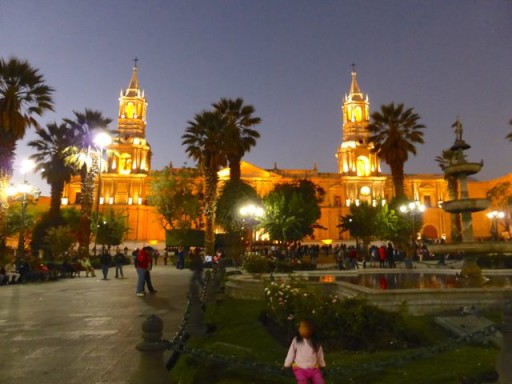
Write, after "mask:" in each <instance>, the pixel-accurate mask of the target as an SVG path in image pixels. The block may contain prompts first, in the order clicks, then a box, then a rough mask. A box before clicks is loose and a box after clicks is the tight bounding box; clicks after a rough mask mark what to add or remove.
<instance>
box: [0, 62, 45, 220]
mask: <svg viewBox="0 0 512 384" xmlns="http://www.w3.org/2000/svg"><path fill="white" fill-rule="evenodd" d="M53 91H54V90H53V88H51V87H49V86H48V85H46V84H45V81H44V77H43V75H41V74H40V73H39V70H38V69H36V68H33V67H32V66H31V65H30V64H29V63H28V61H21V60H18V59H17V58H14V57H12V58H10V59H9V60H4V59H0V230H3V228H4V226H5V213H6V208H7V186H8V184H9V180H10V178H11V175H12V171H13V161H14V154H15V151H16V143H17V142H18V140H21V139H22V138H23V137H24V136H25V132H26V130H27V128H29V127H31V126H34V127H38V124H37V121H36V119H35V117H36V116H42V115H43V113H44V112H46V111H53V100H52V94H53Z"/></svg>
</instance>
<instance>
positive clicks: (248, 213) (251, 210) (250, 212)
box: [240, 203, 265, 252]
mask: <svg viewBox="0 0 512 384" xmlns="http://www.w3.org/2000/svg"><path fill="white" fill-rule="evenodd" d="M264 214H265V210H264V209H263V208H262V207H260V206H258V205H256V204H252V203H250V204H246V205H244V206H242V207H240V216H242V217H243V218H244V219H247V221H248V223H249V252H250V251H251V246H252V241H253V225H254V222H255V221H256V220H257V219H259V218H260V217H262V216H263V215H264Z"/></svg>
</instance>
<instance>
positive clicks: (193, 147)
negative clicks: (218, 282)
mask: <svg viewBox="0 0 512 384" xmlns="http://www.w3.org/2000/svg"><path fill="white" fill-rule="evenodd" d="M225 127H226V119H225V118H224V117H223V116H221V115H220V114H219V113H217V112H212V111H203V112H201V113H198V114H196V115H195V116H194V120H192V121H189V122H188V127H187V128H186V130H185V133H184V134H183V136H182V137H181V139H182V144H183V145H184V146H185V147H186V149H185V151H186V152H187V154H188V156H189V157H191V158H192V159H194V160H195V161H196V162H197V164H198V166H199V169H200V170H201V172H202V173H203V176H204V180H205V216H206V252H207V254H209V255H212V254H213V252H214V251H215V249H214V248H215V238H214V227H215V209H216V204H217V185H218V182H219V177H218V174H217V172H218V171H219V169H220V168H221V167H223V166H225V165H226V155H225V151H224V148H225V146H224V143H225Z"/></svg>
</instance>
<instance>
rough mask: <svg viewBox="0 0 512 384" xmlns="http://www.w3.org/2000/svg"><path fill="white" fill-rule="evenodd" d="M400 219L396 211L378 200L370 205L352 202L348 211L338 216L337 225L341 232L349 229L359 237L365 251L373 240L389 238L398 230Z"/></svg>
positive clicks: (351, 233)
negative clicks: (338, 221)
mask: <svg viewBox="0 0 512 384" xmlns="http://www.w3.org/2000/svg"><path fill="white" fill-rule="evenodd" d="M399 225H400V219H399V218H398V216H397V214H396V212H395V211H394V210H393V209H390V207H389V206H388V205H387V204H384V205H383V204H381V202H378V204H376V205H371V204H369V203H367V202H362V203H360V204H359V205H355V204H352V205H351V206H350V213H349V214H348V215H345V216H340V224H339V225H338V227H339V228H340V230H341V231H342V232H344V231H349V232H350V235H351V236H353V237H355V238H356V239H361V241H362V243H363V250H364V252H366V251H367V250H368V247H369V246H370V243H371V241H373V240H378V239H382V240H391V239H392V238H394V237H395V234H396V233H397V232H399Z"/></svg>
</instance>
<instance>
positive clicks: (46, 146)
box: [28, 123, 75, 221]
mask: <svg viewBox="0 0 512 384" xmlns="http://www.w3.org/2000/svg"><path fill="white" fill-rule="evenodd" d="M72 133H73V132H72V130H71V128H70V126H69V125H68V124H66V123H60V124H57V123H50V124H47V125H46V128H41V129H38V130H37V131H36V134H37V135H38V136H39V138H38V139H37V140H32V141H30V142H29V143H28V145H29V146H31V147H33V148H34V149H35V151H36V153H35V154H34V155H32V156H31V158H32V159H34V161H35V162H36V169H37V170H40V171H41V175H42V177H43V178H44V179H46V181H47V182H48V184H50V187H51V193H50V195H51V199H50V210H49V212H48V216H49V217H50V220H51V221H56V220H58V219H59V218H60V204H61V198H62V191H63V190H64V185H65V184H66V183H68V182H69V181H70V180H71V176H73V173H74V170H75V168H74V167H73V166H72V165H70V164H68V163H67V162H66V154H65V152H66V149H67V148H68V147H69V146H71V144H72V142H71V141H72Z"/></svg>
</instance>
